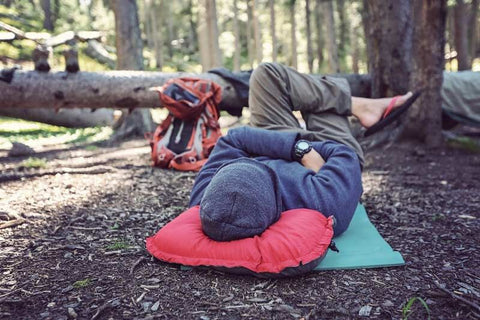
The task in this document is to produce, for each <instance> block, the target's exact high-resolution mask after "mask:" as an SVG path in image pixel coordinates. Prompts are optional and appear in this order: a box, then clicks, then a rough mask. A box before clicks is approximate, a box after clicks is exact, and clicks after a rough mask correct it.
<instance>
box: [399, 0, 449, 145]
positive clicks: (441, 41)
mask: <svg viewBox="0 0 480 320" xmlns="http://www.w3.org/2000/svg"><path fill="white" fill-rule="evenodd" d="M446 6H447V4H446V0H424V1H414V7H413V12H414V25H415V27H414V34H413V37H414V38H413V40H414V41H413V56H414V59H413V73H412V77H411V83H412V88H423V89H424V91H423V94H422V95H421V96H420V98H419V99H418V102H417V103H416V104H415V105H414V106H412V108H411V109H410V110H409V113H408V121H405V128H404V130H403V133H404V134H405V135H407V136H414V137H415V138H417V139H420V140H422V141H424V142H425V143H426V144H427V145H428V146H430V147H437V146H440V145H441V144H442V141H443V139H442V131H441V129H442V127H441V119H442V118H441V116H442V112H441V107H442V98H441V96H440V90H441V88H442V81H443V65H444V46H445V19H446Z"/></svg>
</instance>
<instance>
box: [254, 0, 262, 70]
mask: <svg viewBox="0 0 480 320" xmlns="http://www.w3.org/2000/svg"><path fill="white" fill-rule="evenodd" d="M252 14H253V35H254V37H255V56H256V58H257V64H260V63H261V62H262V60H263V44H262V29H261V28H260V22H259V20H258V0H253V11H252Z"/></svg>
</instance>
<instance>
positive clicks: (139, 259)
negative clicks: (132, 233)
mask: <svg viewBox="0 0 480 320" xmlns="http://www.w3.org/2000/svg"><path fill="white" fill-rule="evenodd" d="M144 260H147V258H145V257H140V258H138V260H137V261H135V263H134V264H133V266H132V267H131V268H130V274H133V271H135V268H136V267H137V266H138V265H139V264H140V262H142V261H144Z"/></svg>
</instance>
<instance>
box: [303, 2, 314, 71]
mask: <svg viewBox="0 0 480 320" xmlns="http://www.w3.org/2000/svg"><path fill="white" fill-rule="evenodd" d="M310 14H311V11H310V0H306V1H305V20H306V24H307V25H306V27H307V62H308V72H309V73H313V48H312V27H311V24H310Z"/></svg>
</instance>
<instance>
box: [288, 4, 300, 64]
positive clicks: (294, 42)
mask: <svg viewBox="0 0 480 320" xmlns="http://www.w3.org/2000/svg"><path fill="white" fill-rule="evenodd" d="M295 3H296V0H290V24H291V29H290V33H291V34H290V38H291V43H290V44H291V46H292V48H291V50H290V52H291V57H290V65H291V66H292V67H293V68H295V69H297V68H298V57H297V22H296V21H295Z"/></svg>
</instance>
